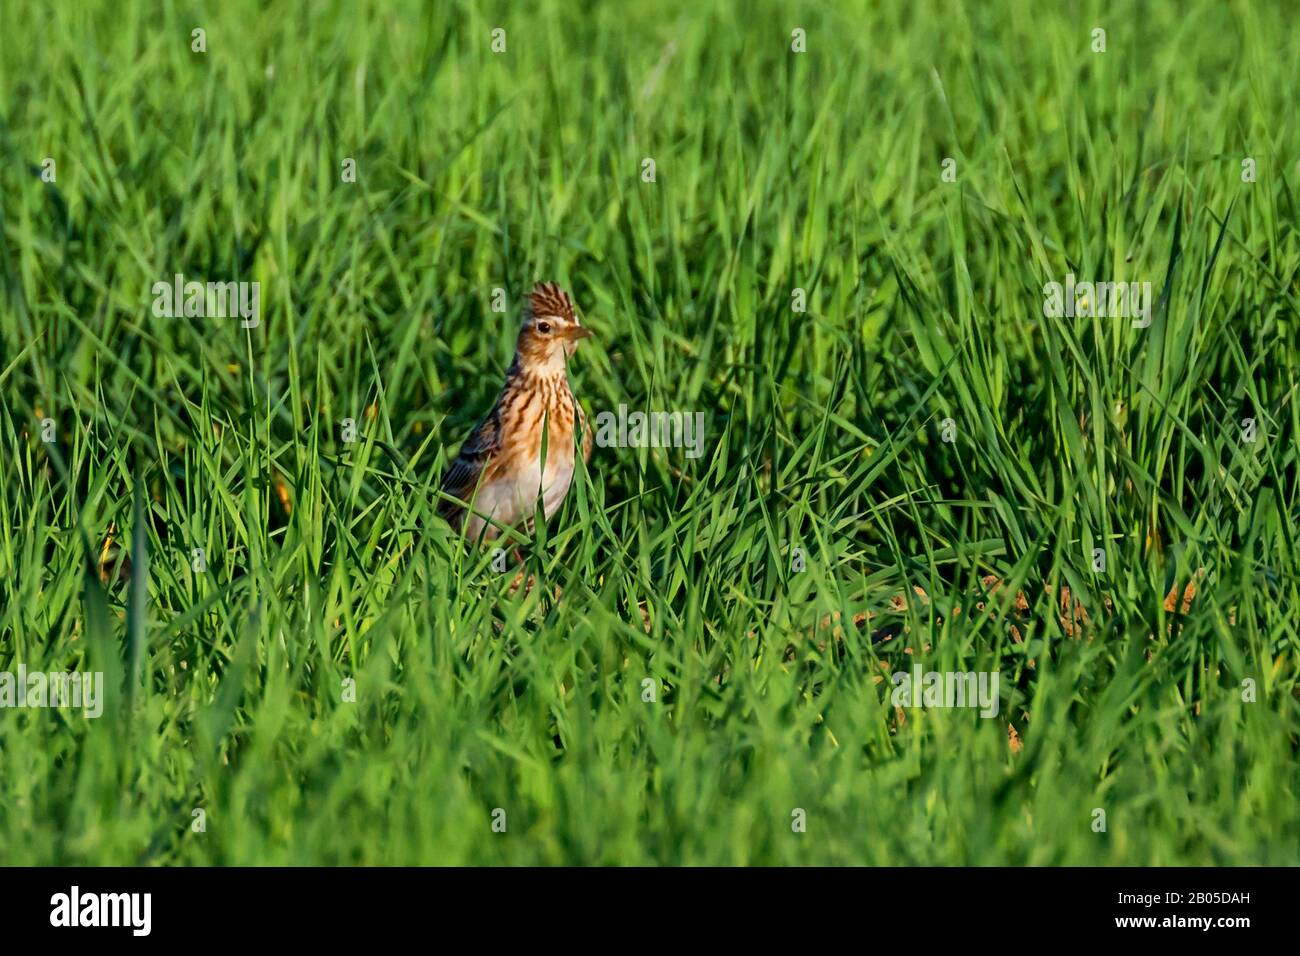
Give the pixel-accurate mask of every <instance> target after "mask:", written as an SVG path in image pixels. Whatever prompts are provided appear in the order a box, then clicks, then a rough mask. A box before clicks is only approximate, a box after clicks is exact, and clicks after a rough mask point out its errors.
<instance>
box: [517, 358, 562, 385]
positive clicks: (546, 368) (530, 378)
mask: <svg viewBox="0 0 1300 956" xmlns="http://www.w3.org/2000/svg"><path fill="white" fill-rule="evenodd" d="M507 374H508V375H509V376H510V377H511V378H516V379H520V380H521V381H525V382H535V383H536V384H538V385H541V384H543V383H550V382H567V381H568V372H567V369H566V367H565V364H564V355H563V353H561V352H559V351H558V350H557V353H556V354H554V355H549V356H546V357H544V358H537V357H535V356H525V355H522V354H520V353H518V352H516V353H515V360H514V362H512V363H511V365H510V371H509V372H508V373H507Z"/></svg>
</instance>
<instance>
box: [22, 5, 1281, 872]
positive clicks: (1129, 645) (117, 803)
mask: <svg viewBox="0 0 1300 956" xmlns="http://www.w3.org/2000/svg"><path fill="white" fill-rule="evenodd" d="M1294 19H1295V16H1294V11H1293V9H1291V7H1290V5H1289V4H1286V3H1281V2H1277V3H1232V4H1223V3H1217V2H1208V0H1205V2H1192V3H1190V4H1182V3H1174V2H1117V3H1101V2H1093V3H1083V4H1055V3H1049V4H1042V3H1030V2H1028V0H1024V2H1022V0H999V2H994V3H987V4H985V3H964V4H963V3H956V2H935V0H920V2H916V3H894V2H887V3H856V2H844V3H794V4H777V3H769V2H760V3H754V4H743V5H742V4H730V3H723V2H707V0H706V2H693V3H680V2H675V0H653V2H646V3H639V4H614V3H607V4H601V3H585V4H584V3H559V2H541V3H535V4H526V5H518V4H507V3H483V4H478V3H439V4H427V5H426V4H418V3H414V2H401V0H399V2H394V3H272V4H267V5H262V4H258V3H252V2H242V0H233V2H231V0H227V2H222V3H146V2H138V0H121V2H115V3H105V2H82V0H75V2H74V0H66V2H65V0H55V2H51V3H47V4H40V5H33V4H15V3H6V4H4V5H3V7H0V201H2V203H3V205H2V206H0V217H2V218H0V283H2V290H0V291H2V294H0V670H9V671H14V670H16V668H17V666H18V665H19V664H23V665H25V666H26V667H27V668H28V669H29V670H38V669H41V670H65V669H74V668H76V669H82V670H86V669H94V670H102V671H104V672H106V673H107V675H108V680H109V682H110V690H109V694H108V698H107V701H106V710H105V714H104V716H103V717H101V718H100V719H98V720H94V721H88V720H86V719H85V718H84V717H82V716H81V715H80V714H78V713H75V712H73V711H57V710H44V711H34V710H0V767H2V768H3V770H2V772H0V863H5V864H23V863H54V864H72V863H89V864H178V863H179V864H194V863H218V864H271V863H287V864H319V863H326V864H333V863H364V864H390V863H392V864H396V863H449V864H462V863H474V864H496V863H604V864H638V863H682V864H737V863H759V864H768V863H800V864H803V863H831V864H846V863H867V864H918V863H926V864H930V863H942V864H985V863H989V864H995V863H996V864H1103V863H1113V864H1227V863H1233V864H1247V863H1271V864H1282V863H1288V864H1294V863H1296V862H1297V858H1298V853H1297V850H1298V849H1300V820H1298V819H1297V807H1298V806H1300V803H1298V801H1297V796H1298V791H1300V773H1298V772H1297V747H1298V746H1300V701H1298V700H1297V657H1296V655H1297V650H1298V649H1300V635H1298V629H1297V620H1298V617H1297V602H1298V601H1300V577H1298V575H1297V569H1298V567H1300V562H1297V551H1296V541H1295V528H1296V520H1297V515H1298V514H1300V494H1298V490H1300V489H1298V486H1297V468H1296V448H1297V440H1296V436H1297V433H1298V428H1297V426H1298V425H1300V420H1298V417H1297V403H1296V386H1297V369H1298V368H1300V338H1298V337H1297V301H1298V298H1300V280H1298V279H1297V276H1300V242H1298V241H1297V240H1298V237H1297V222H1298V221H1300V220H1298V219H1297V207H1296V203H1295V197H1294V191H1295V187H1296V184H1297V182H1298V181H1300V165H1298V162H1300V150H1298V149H1297V146H1298V145H1300V137H1298V136H1297V126H1296V115H1295V104H1296V102H1297V98H1298V94H1300V89H1298V88H1297V87H1298V86H1300V34H1297V32H1296V31H1295V29H1294ZM196 28H201V29H203V30H204V31H205V34H206V37H205V39H206V52H204V53H196V52H194V51H193V50H192V48H191V47H192V42H193V39H192V31H193V30H194V29H196ZM497 28H501V29H504V30H505V31H506V32H505V42H506V49H505V52H503V53H499V54H498V53H493V52H492V48H491V44H492V31H493V30H494V29H497ZM796 28H798V29H801V30H804V31H805V33H806V51H807V52H806V53H801V54H797V53H794V52H792V49H791V45H792V31H793V30H795V29H796ZM1098 28H1100V29H1104V30H1105V31H1106V34H1105V45H1106V48H1105V52H1094V50H1093V45H1094V38H1093V31H1094V30H1095V29H1098ZM47 158H49V159H53V160H54V163H55V165H54V167H53V168H54V169H55V170H56V175H55V179H54V181H53V182H43V181H42V176H41V172H42V169H43V168H47V167H45V166H44V161H45V160H46V159H47ZM647 158H649V159H653V161H654V164H655V179H654V182H645V181H643V178H642V169H643V161H644V160H645V159H647ZM1247 158H1250V159H1253V161H1254V163H1255V169H1256V175H1255V180H1254V181H1253V182H1244V181H1243V177H1242V172H1243V165H1242V163H1243V160H1244V159H1247ZM346 159H353V160H355V163H356V170H357V175H356V182H354V183H352V182H344V181H343V177H342V175H341V171H342V164H343V163H344V161H345V160H346ZM945 159H953V160H955V167H950V168H955V173H956V181H955V182H947V181H944V179H943V178H942V176H941V173H942V172H943V169H944V161H945ZM176 273H182V274H184V275H185V277H186V278H187V279H192V280H198V281H209V280H211V281H228V280H244V281H258V282H259V283H260V287H261V303H262V313H261V322H260V324H259V325H258V326H257V327H256V328H252V329H245V328H242V327H241V325H240V322H239V321H238V320H237V319H213V318H207V319H199V318H189V319H186V318H179V319H174V318H165V317H162V318H160V317H156V316H155V315H154V314H153V312H152V310H151V304H152V301H153V296H152V294H151V292H150V289H151V287H152V285H153V283H154V282H157V281H160V280H162V281H169V280H170V279H171V277H172V276H173V275H174V274H176ZM1067 273H1072V274H1074V275H1075V276H1076V277H1077V278H1078V279H1080V280H1083V279H1091V280H1116V281H1120V280H1122V281H1137V282H1142V281H1149V282H1150V283H1151V284H1152V288H1153V295H1154V299H1155V300H1156V302H1157V304H1156V307H1155V309H1154V313H1153V321H1152V324H1151V326H1150V327H1149V328H1145V329H1141V328H1134V327H1132V325H1131V323H1130V322H1129V321H1127V320H1125V319H1109V318H1090V317H1074V318H1056V319H1054V318H1047V317H1045V316H1044V310H1043V291H1042V290H1043V285H1044V284H1045V283H1047V282H1052V281H1055V282H1064V281H1065V276H1066V274H1067ZM539 279H554V280H556V281H560V282H561V283H563V284H565V285H566V286H567V287H568V288H569V289H570V290H571V291H572V292H573V294H574V296H575V298H576V300H577V301H578V303H579V306H580V308H581V309H582V311H583V313H584V316H585V321H586V323H587V324H588V325H590V326H591V327H592V328H593V329H594V330H595V331H596V333H597V336H598V337H597V339H595V340H593V344H592V346H591V347H587V348H584V350H583V352H582V353H581V354H580V355H579V356H578V358H577V360H576V362H575V364H574V367H573V369H572V371H571V378H572V381H573V384H574V388H575V391H576V392H577V394H578V396H579V398H580V400H581V401H582V403H583V405H584V406H585V407H586V409H587V410H588V413H589V414H591V415H595V414H596V413H597V412H599V411H602V410H608V409H615V408H617V406H618V404H619V403H626V404H627V405H629V407H631V408H633V409H645V410H680V411H703V412H705V413H706V418H707V429H708V431H707V436H706V453H705V455H704V456H703V457H701V458H699V459H696V460H692V459H688V458H686V457H685V456H684V454H683V452H682V451H681V450H680V449H660V450H648V449H617V448H606V449H597V450H596V453H595V455H594V456H593V458H592V460H591V463H590V465H589V468H588V471H587V473H586V474H585V476H584V477H583V479H582V480H581V481H580V482H579V483H578V485H577V486H576V487H575V489H574V491H573V493H572V494H571V495H570V497H569V501H568V503H567V504H566V506H565V508H564V511H563V512H562V514H561V515H560V516H559V517H558V518H557V519H555V520H553V521H551V522H550V525H549V527H546V528H543V529H540V530H539V532H538V535H537V537H536V539H535V540H532V541H530V542H529V543H528V544H527V545H526V546H525V548H524V551H525V553H526V555H527V562H528V568H527V570H528V573H529V574H530V575H532V576H534V578H535V581H534V583H533V586H532V587H516V586H514V584H515V582H514V580H513V579H514V575H513V574H509V573H508V574H497V573H495V572H494V571H493V569H492V567H491V564H490V555H489V554H488V553H486V552H483V553H479V552H464V551H462V550H461V549H460V548H459V547H458V546H457V543H456V541H455V539H454V538H453V537H452V536H451V535H450V534H449V533H448V531H447V529H446V526H445V525H443V524H442V523H441V522H440V521H438V519H437V518H436V517H435V516H434V510H435V506H436V499H435V494H434V491H435V489H436V486H437V481H438V477H439V475H440V473H441V469H442V466H443V464H444V462H445V461H446V459H447V458H448V457H449V456H450V455H451V454H453V453H454V451H455V448H456V444H457V443H458V442H459V440H460V439H461V438H462V437H463V436H464V435H465V434H466V433H467V431H468V429H469V428H470V427H472V426H473V424H474V423H475V421H477V418H478V417H479V415H481V414H482V412H483V411H485V410H486V408H487V407H488V405H489V403H490V402H491V400H492V397H493V396H494V394H495V391H496V389H497V388H498V387H499V385H500V381H501V375H502V372H503V370H504V368H505V366H506V365H507V364H508V362H509V359H510V354H511V350H512V348H513V342H514V336H515V332H516V330H517V323H518V318H519V305H520V302H521V300H522V296H523V294H524V293H525V292H526V291H527V289H528V288H529V287H531V285H532V283H533V282H534V281H536V280H539ZM495 288H502V289H505V290H506V294H507V300H508V303H509V309H508V312H507V313H505V314H499V313H494V312H493V311H491V308H490V303H491V296H492V292H493V289H495ZM796 289H799V290H803V292H804V294H806V298H807V311H806V312H803V313H800V312H796V311H794V310H793V309H792V304H793V302H794V298H793V297H794V294H795V292H794V290H796ZM46 418H49V419H52V420H53V422H54V423H55V425H54V427H55V440H54V441H53V442H52V443H48V444H47V443H45V442H43V441H42V438H41V422H42V420H43V419H46ZM1245 418H1252V419H1254V420H1255V421H1256V423H1257V429H1258V435H1257V438H1256V440H1255V441H1254V442H1248V441H1246V440H1245V439H1244V437H1243V431H1242V428H1241V421H1242V420H1243V419H1245ZM344 419H353V420H354V421H355V422H356V423H357V428H358V437H357V441H355V442H354V443H346V442H344V441H343V439H342V422H343V420H344ZM946 419H951V423H952V427H953V428H954V429H955V438H956V440H955V441H954V442H952V443H947V442H944V441H942V440H941V430H942V427H943V423H944V421H945V420H946ZM796 547H798V548H802V549H803V552H804V554H805V555H806V561H807V567H806V570H804V571H802V572H798V573H794V572H792V571H791V563H792V551H791V549H792V548H796ZM194 548H203V549H204V550H205V553H206V558H207V569H206V571H205V572H202V573H198V572H196V571H195V570H194V569H193V566H192V561H191V552H192V549H194ZM1094 548H1101V549H1103V550H1104V552H1105V555H1106V562H1107V563H1106V570H1105V572H1104V573H1095V572H1094V571H1093V563H1092V553H1093V549H1094ZM995 582H996V584H997V586H996V587H995V586H994V585H995ZM1188 582H1194V583H1193V590H1194V594H1192V595H1191V597H1190V603H1189V604H1188V605H1187V609H1186V612H1185V613H1184V612H1183V608H1182V603H1183V602H1182V601H1181V600H1180V598H1181V597H1182V596H1185V595H1187V594H1189V593H1190V592H1187V591H1186V587H1187V584H1188ZM1067 588H1068V589H1069V596H1068V597H1066V596H1065V589H1067ZM916 589H920V592H923V593H924V598H922V597H920V596H919V594H918V591H917V590H916ZM1171 591H1172V592H1173V595H1174V599H1173V600H1172V601H1169V602H1166V595H1168V594H1170V593H1171ZM1018 596H1019V597H1020V598H1021V600H1019V601H1018V600H1017V597H1018ZM977 605H980V607H977ZM1170 608H1172V610H1170ZM1085 614H1086V616H1087V620H1086V622H1085V621H1084V620H1083V615H1085ZM914 664H919V665H920V666H922V667H924V668H926V669H930V670H940V671H949V670H980V671H989V670H998V671H999V672H1000V675H1001V688H1002V700H1001V708H1000V712H999V715H998V717H997V718H996V719H981V718H979V717H978V716H977V715H976V714H975V713H973V712H971V711H962V710H952V711H943V710H930V711H919V710H910V711H907V712H906V713H903V712H900V711H897V710H895V708H893V707H892V706H891V705H890V701H889V690H890V686H889V675H890V673H891V672H894V671H899V670H911V668H912V666H913V665H914ZM348 678H351V679H353V680H355V682H356V701H355V702H348V701H345V700H344V699H343V696H344V695H343V693H342V690H341V689H342V687H343V682H344V681H345V680H346V679H348ZM647 679H649V680H650V681H651V682H652V683H651V684H650V685H649V686H651V687H652V688H654V690H655V698H656V699H655V700H654V701H653V702H646V701H644V700H643V688H644V687H645V686H646V685H644V684H643V681H645V680H647ZM1246 680H1249V681H1251V682H1253V685H1254V689H1255V693H1254V700H1253V701H1245V700H1243V681H1246ZM1247 696H1249V695H1247ZM496 808H501V809H503V810H504V811H505V813H506V820H507V829H506V832H505V833H494V832H493V831H492V827H491V824H492V813H493V810H494V809H496ZM796 808H798V809H802V810H803V811H804V812H805V814H806V820H807V829H806V832H803V833H796V832H793V831H792V826H791V823H792V812H793V811H794V810H795V809H796ZM195 809H203V811H204V813H205V815H206V829H205V830H204V831H202V832H195V830H194V829H193V828H192V822H193V819H194V818H193V811H194V810H195ZM1097 809H1101V810H1104V811H1105V815H1106V829H1105V832H1096V831H1095V830H1094V821H1095V820H1096V819H1097V817H1096V814H1095V810H1097Z"/></svg>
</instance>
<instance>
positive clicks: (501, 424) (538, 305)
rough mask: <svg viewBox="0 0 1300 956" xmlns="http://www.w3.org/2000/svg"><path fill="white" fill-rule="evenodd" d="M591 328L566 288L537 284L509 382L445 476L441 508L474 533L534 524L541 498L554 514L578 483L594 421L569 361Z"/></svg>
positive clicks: (459, 527) (456, 526)
mask: <svg viewBox="0 0 1300 956" xmlns="http://www.w3.org/2000/svg"><path fill="white" fill-rule="evenodd" d="M591 334H592V333H591V330H590V329H588V328H587V327H586V326H584V325H583V324H582V323H581V322H580V321H579V319H578V313H577V311H576V310H575V309H574V306H573V300H572V299H570V298H569V295H568V293H567V292H565V291H564V290H563V289H562V288H560V286H558V285H556V284H555V283H553V282H539V283H537V285H536V286H535V287H534V288H533V291H532V292H531V293H530V294H529V295H528V301H527V304H526V306H525V309H524V320H523V325H522V326H521V328H520V329H519V338H518V340H517V342H516V344H515V356H514V361H513V362H512V363H511V364H510V368H509V369H508V370H507V371H506V380H505V384H504V385H503V386H502V387H501V392H500V394H498V395H497V399H496V402H494V403H493V405H492V410H491V411H489V412H488V413H487V415H486V416H485V417H484V418H483V420H482V421H481V422H479V424H478V426H477V427H476V428H475V429H474V430H473V431H472V432H470V434H469V437H467V438H466V439H465V441H464V442H462V443H461V446H460V451H459V453H458V454H457V455H456V458H455V460H454V461H452V463H451V465H450V466H448V468H447V470H446V472H445V473H444V474H443V476H442V483H441V486H440V487H441V491H442V496H441V500H440V502H439V505H438V513H439V514H440V515H441V516H442V517H443V518H444V519H446V520H447V521H448V522H449V523H450V524H451V526H452V529H453V530H454V531H457V532H462V531H463V532H464V534H465V537H466V539H467V540H469V541H472V542H478V541H491V540H494V539H496V538H497V537H499V536H500V535H501V534H502V533H503V531H504V529H510V528H517V527H520V526H522V527H524V528H525V529H526V530H531V528H532V526H533V521H534V518H535V513H536V507H537V501H538V498H539V497H540V498H541V500H542V510H543V514H544V515H545V516H546V517H547V518H549V517H551V516H552V515H553V514H554V513H555V512H556V510H557V509H558V508H559V507H560V504H561V503H562V502H563V501H564V498H565V496H566V495H567V494H568V493H569V486H570V485H571V484H572V483H573V472H574V468H575V465H576V459H577V448H578V445H579V439H578V438H577V437H575V436H578V435H580V436H581V439H580V443H581V447H582V458H583V461H584V462H585V461H587V460H589V459H590V457H591V426H590V424H588V422H587V420H586V416H585V415H583V412H582V408H581V406H579V404H578V401H577V399H576V398H575V397H574V394H573V389H572V388H571V387H570V386H569V377H568V361H569V359H570V358H571V357H572V356H573V354H574V353H575V352H576V351H577V348H578V345H579V343H580V342H581V341H582V340H583V339H586V338H588V337H590V336H591Z"/></svg>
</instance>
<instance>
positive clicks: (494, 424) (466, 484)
mask: <svg viewBox="0 0 1300 956" xmlns="http://www.w3.org/2000/svg"><path fill="white" fill-rule="evenodd" d="M500 450H501V414H500V406H499V405H498V406H495V407H494V408H493V409H492V411H491V412H489V413H488V416H487V417H486V418H485V419H483V421H481V422H479V424H478V427H477V428H475V429H474V430H473V431H472V432H470V433H469V437H468V438H466V439H465V443H464V444H463V445H461V446H460V453H459V454H457V455H456V460H455V461H453V462H452V463H451V465H450V467H448V469H447V471H446V473H445V474H444V475H443V476H442V486H441V487H442V490H443V492H444V493H445V494H448V495H451V496H452V497H454V498H459V499H460V500H461V501H469V500H470V499H471V498H472V497H473V496H474V488H475V486H476V485H477V484H478V480H479V475H481V474H482V473H483V471H484V469H486V468H487V467H488V465H489V464H490V463H491V461H492V459H493V457H494V456H495V455H496V453H497V452H499V451H500ZM460 510H461V506H460V505H457V504H456V503H455V502H453V501H447V500H445V499H444V500H443V501H441V502H440V503H439V505H438V513H439V514H441V515H442V516H443V517H444V518H450V517H451V516H452V515H454V514H456V513H457V512H459V511H460Z"/></svg>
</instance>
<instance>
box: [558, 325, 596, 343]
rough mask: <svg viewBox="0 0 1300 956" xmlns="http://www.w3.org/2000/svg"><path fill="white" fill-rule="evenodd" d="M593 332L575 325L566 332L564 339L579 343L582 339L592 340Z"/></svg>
mask: <svg viewBox="0 0 1300 956" xmlns="http://www.w3.org/2000/svg"><path fill="white" fill-rule="evenodd" d="M591 336H592V331H591V329H589V328H587V327H586V326H584V325H573V326H570V327H569V328H567V329H565V330H564V337H565V338H566V339H569V340H570V341H574V342H577V341H579V340H581V339H588V338H591Z"/></svg>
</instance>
